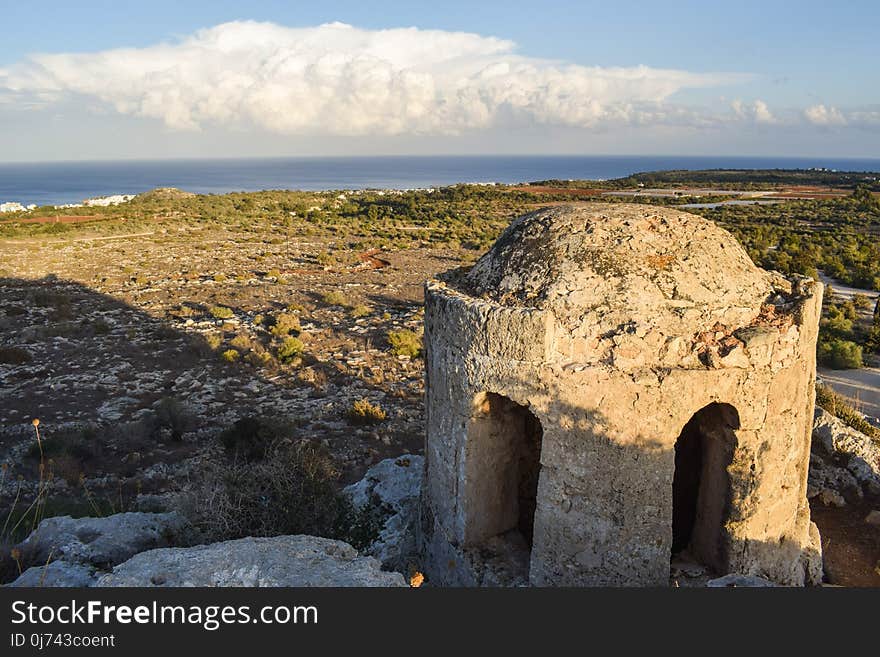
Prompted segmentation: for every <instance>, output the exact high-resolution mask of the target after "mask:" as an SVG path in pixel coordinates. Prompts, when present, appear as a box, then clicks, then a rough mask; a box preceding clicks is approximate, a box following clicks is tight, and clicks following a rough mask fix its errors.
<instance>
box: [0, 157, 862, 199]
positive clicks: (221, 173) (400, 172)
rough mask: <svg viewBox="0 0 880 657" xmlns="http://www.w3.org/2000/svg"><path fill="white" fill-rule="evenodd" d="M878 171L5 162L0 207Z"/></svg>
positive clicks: (486, 162)
mask: <svg viewBox="0 0 880 657" xmlns="http://www.w3.org/2000/svg"><path fill="white" fill-rule="evenodd" d="M726 168H733V169H811V168H825V169H833V170H837V171H859V172H878V171H880V158H835V157H767V156H762V157H746V156H656V155H655V156H639V155H592V156H569V155H555V156H554V155H509V156H508V155H492V156H480V155H461V156H352V157H289V158H230V159H177V160H120V161H109V160H105V161H91V162H88V161H83V162H45V163H0V203H4V202H18V203H22V204H24V205H30V204H36V205H41V206H42V205H62V204H67V203H79V202H82V201H83V200H85V199H88V198H95V197H100V196H110V195H113V194H139V193H141V192H145V191H149V190H151V189H154V188H156V187H177V188H180V189H183V190H185V191H188V192H193V193H196V194H225V193H229V192H237V191H241V192H252V191H260V190H270V189H284V190H303V191H320V190H344V189H414V188H425V187H438V186H444V185H452V184H456V183H505V184H511V183H521V182H529V181H536V180H548V179H554V178H556V179H563V180H568V179H588V180H606V179H611V178H620V177H624V176H628V175H630V174H633V173H639V172H645V171H660V170H665V169H690V170H694V169H726Z"/></svg>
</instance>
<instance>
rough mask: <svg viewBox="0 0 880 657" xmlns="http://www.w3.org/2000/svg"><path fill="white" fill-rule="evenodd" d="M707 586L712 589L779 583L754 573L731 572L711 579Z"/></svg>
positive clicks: (757, 586)
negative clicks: (739, 573)
mask: <svg viewBox="0 0 880 657" xmlns="http://www.w3.org/2000/svg"><path fill="white" fill-rule="evenodd" d="M706 586H707V587H709V588H711V589H720V588H733V587H736V588H745V587H748V588H765V587H773V586H778V585H777V584H776V583H775V582H771V581H770V580H767V579H764V578H763V577H756V576H754V575H738V574H736V573H731V574H730V575H725V576H724V577H718V578H716V579H710V580H709V581H708V582H706Z"/></svg>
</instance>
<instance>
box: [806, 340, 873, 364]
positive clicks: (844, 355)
mask: <svg viewBox="0 0 880 657" xmlns="http://www.w3.org/2000/svg"><path fill="white" fill-rule="evenodd" d="M817 356H818V359H819V362H820V363H822V364H823V365H827V366H828V367H832V368H834V369H836V370H845V369H857V368H859V367H863V365H864V363H863V361H862V348H861V346H859V345H857V344H856V343H855V342H852V341H850V340H841V339H840V338H832V339H831V340H823V341H820V342H819V345H818V350H817Z"/></svg>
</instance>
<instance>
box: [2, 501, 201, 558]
mask: <svg viewBox="0 0 880 657" xmlns="http://www.w3.org/2000/svg"><path fill="white" fill-rule="evenodd" d="M189 535H190V528H189V525H188V523H187V522H186V521H185V520H184V518H183V517H182V516H180V515H179V514H177V513H174V512H172V513H139V512H138V513H116V514H114V515H111V516H107V517H104V518H71V517H70V516H57V517H54V518H46V519H45V520H43V521H42V522H41V523H40V524H39V526H38V527H37V529H36V530H34V531H33V532H32V533H31V535H30V536H28V537H27V538H26V539H25V540H24V541H23V542H22V543H21V544H19V546H18V548H19V551H20V552H21V554H22V555H24V556H25V557H26V558H27V560H28V562H30V563H39V564H45V563H47V562H49V561H64V562H68V563H72V564H82V565H87V566H93V567H95V568H103V569H106V568H110V567H112V566H115V565H116V564H119V563H122V562H123V561H125V560H126V559H129V558H130V557H132V556H134V555H135V554H137V553H139V552H143V551H145V550H151V549H153V548H159V547H166V546H169V545H180V544H182V543H184V542H186V541H187V540H188V539H189ZM59 568H60V567H59Z"/></svg>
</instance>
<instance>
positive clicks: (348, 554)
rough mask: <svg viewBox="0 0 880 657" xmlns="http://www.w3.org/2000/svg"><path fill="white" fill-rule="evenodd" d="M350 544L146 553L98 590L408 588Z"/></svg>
mask: <svg viewBox="0 0 880 657" xmlns="http://www.w3.org/2000/svg"><path fill="white" fill-rule="evenodd" d="M406 585H407V584H406V582H405V580H404V578H403V575H401V574H400V573H392V572H385V571H383V570H381V566H380V564H379V562H378V561H377V560H376V559H374V558H372V557H361V556H359V555H358V553H357V550H355V549H354V548H353V547H352V546H351V545H349V544H348V543H344V542H342V541H334V540H331V539H329V538H318V537H316V536H276V537H273V538H241V539H238V540H234V541H224V542H222V543H212V544H210V545H198V546H195V547H189V548H162V549H157V550H150V551H148V552H143V553H141V554H138V555H137V556H135V557H133V558H131V559H129V560H128V561H126V562H125V563H123V564H120V565H118V566H116V568H114V569H113V572H112V573H109V574H106V575H103V576H101V577H100V578H99V580H98V582H97V586H406Z"/></svg>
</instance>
